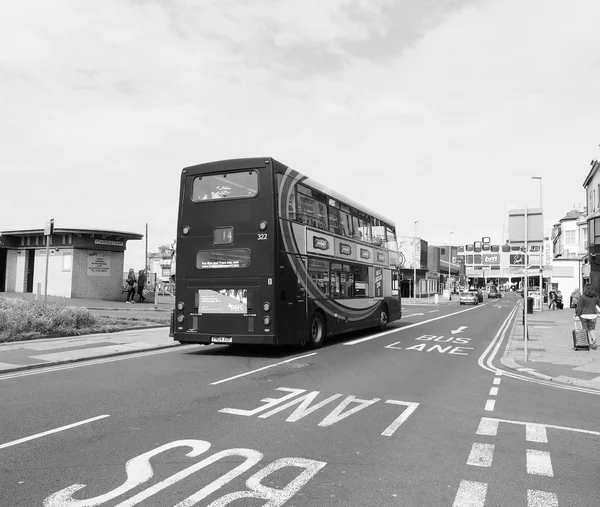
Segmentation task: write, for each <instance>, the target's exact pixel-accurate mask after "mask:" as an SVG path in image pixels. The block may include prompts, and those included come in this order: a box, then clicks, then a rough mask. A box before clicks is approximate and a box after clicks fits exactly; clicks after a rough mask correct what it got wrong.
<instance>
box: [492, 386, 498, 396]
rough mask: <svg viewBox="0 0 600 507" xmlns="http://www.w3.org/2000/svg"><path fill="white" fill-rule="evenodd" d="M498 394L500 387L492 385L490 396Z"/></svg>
mask: <svg viewBox="0 0 600 507" xmlns="http://www.w3.org/2000/svg"><path fill="white" fill-rule="evenodd" d="M497 395H498V388H497V387H492V388H491V389H490V396H497Z"/></svg>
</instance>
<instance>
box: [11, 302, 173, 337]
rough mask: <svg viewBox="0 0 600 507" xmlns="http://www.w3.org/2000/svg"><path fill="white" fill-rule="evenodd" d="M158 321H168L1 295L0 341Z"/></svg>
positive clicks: (109, 330)
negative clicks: (116, 314)
mask: <svg viewBox="0 0 600 507" xmlns="http://www.w3.org/2000/svg"><path fill="white" fill-rule="evenodd" d="M156 324H163V325H164V324H165V322H164V320H160V319H152V318H148V319H145V318H144V319H140V318H123V317H106V316H97V315H94V314H92V313H91V312H90V311H89V310H88V309H87V308H81V307H76V306H61V305H56V304H52V303H43V302H41V301H28V300H24V299H0V342H15V341H23V340H34V339H37V338H52V337H58V336H79V335H85V334H93V333H113V332H115V331H123V330H126V329H129V328H132V327H143V326H152V325H156Z"/></svg>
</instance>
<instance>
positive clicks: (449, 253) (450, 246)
mask: <svg viewBox="0 0 600 507" xmlns="http://www.w3.org/2000/svg"><path fill="white" fill-rule="evenodd" d="M453 234H454V231H451V232H450V234H448V301H450V300H452V290H451V289H452V287H451V285H450V277H451V276H452V235H453Z"/></svg>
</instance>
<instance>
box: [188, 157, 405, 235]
mask: <svg viewBox="0 0 600 507" xmlns="http://www.w3.org/2000/svg"><path fill="white" fill-rule="evenodd" d="M265 160H272V161H274V162H276V163H277V164H279V165H282V166H284V167H289V166H287V165H286V164H283V163H281V162H279V161H278V160H275V159H274V158H273V157H249V158H234V159H228V160H215V161H213V162H206V163H203V164H197V165H193V166H189V167H185V168H184V169H183V170H184V171H186V172H192V173H194V172H196V171H197V172H198V173H203V172H205V171H207V170H208V171H220V170H223V169H234V170H235V169H245V168H247V167H248V166H250V167H259V166H261V165H264V163H265ZM297 172H298V173H300V174H301V175H303V176H305V175H304V174H303V173H302V172H300V171H297ZM305 178H306V179H305V180H303V182H302V183H303V184H305V185H308V186H309V187H311V188H313V189H315V190H318V191H319V192H321V193H323V194H326V195H328V196H330V197H332V198H333V199H335V200H337V201H340V202H342V203H344V204H347V205H348V206H351V207H353V208H356V209H357V210H359V211H362V212H364V213H366V214H367V215H370V216H372V217H374V218H377V219H379V220H381V221H382V222H385V223H386V224H387V225H391V226H393V227H394V228H395V226H396V225H395V223H394V221H393V220H391V219H389V218H387V217H385V216H383V215H382V214H380V213H377V212H376V211H373V210H372V209H369V208H367V207H366V206H364V205H362V204H359V203H358V202H357V201H354V200H353V199H350V198H348V197H346V196H344V195H342V194H340V193H338V192H336V191H335V190H332V189H330V188H328V187H326V186H325V185H322V184H320V183H318V182H317V181H315V180H313V179H312V178H309V177H308V176H305Z"/></svg>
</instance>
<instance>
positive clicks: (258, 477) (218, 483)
mask: <svg viewBox="0 0 600 507" xmlns="http://www.w3.org/2000/svg"><path fill="white" fill-rule="evenodd" d="M210 447H211V443H210V442H207V441H206V440H192V439H189V440H176V441H174V442H170V443H168V444H164V445H161V446H159V447H157V448H156V449H153V450H151V451H147V452H145V453H143V454H140V455H139V456H136V457H134V458H131V459H130V460H129V461H127V463H126V464H125V472H126V474H127V479H126V480H125V481H124V482H123V484H121V485H120V486H118V487H116V488H114V489H112V490H110V491H108V492H106V493H104V494H102V495H99V496H96V497H93V498H87V499H75V498H73V494H74V493H76V492H78V491H80V490H81V489H84V488H85V487H86V485H85V484H72V485H71V486H68V487H66V488H63V489H61V490H59V491H57V492H55V493H53V494H51V495H50V496H48V497H47V498H46V499H45V500H44V507H65V506H67V505H71V506H81V507H83V506H87V507H95V506H99V505H104V504H107V503H110V504H111V505H113V500H115V499H116V498H119V497H123V495H125V494H126V493H129V492H130V491H132V490H133V489H135V488H138V487H139V486H141V485H142V484H145V483H147V482H148V481H150V479H152V477H153V476H154V470H153V469H152V464H151V463H150V458H152V457H154V456H157V455H159V454H162V453H163V452H168V451H172V450H173V449H178V448H183V449H185V450H186V451H187V452H185V454H184V456H186V457H188V458H196V457H197V456H199V455H201V454H203V453H205V452H206V451H208V450H209V449H210ZM239 458H242V459H243V461H242V463H240V464H238V465H236V466H233V465H232V463H233V464H235V463H238V462H239ZM263 458H264V455H263V453H261V452H259V451H257V450H254V449H246V448H236V449H225V450H222V451H219V452H215V453H214V454H212V455H210V456H208V457H207V458H204V459H203V460H202V461H199V462H197V463H194V464H192V465H190V466H188V467H186V468H184V469H183V470H181V471H179V472H177V473H175V474H173V475H171V476H170V477H168V478H166V479H163V480H162V481H160V482H158V483H156V484H153V485H152V486H150V487H148V488H146V489H144V490H142V491H139V492H138V493H136V494H134V495H133V496H131V497H129V498H127V499H122V498H120V500H121V501H120V503H119V504H117V505H116V506H115V507H132V506H134V505H138V504H139V503H140V502H143V501H144V500H146V499H148V498H150V497H152V496H153V495H155V494H156V493H158V492H160V491H162V490H164V489H166V488H168V487H170V486H172V485H174V484H175V483H177V482H179V481H182V480H183V479H185V478H187V477H189V476H191V475H192V474H194V473H196V472H198V471H199V470H202V469H203V468H206V467H208V466H209V465H212V464H213V463H215V462H218V461H221V464H220V466H222V467H223V469H224V470H228V469H229V471H227V472H226V473H224V474H223V475H221V476H220V477H218V478H217V479H215V480H213V481H212V482H210V483H209V484H207V485H206V486H204V487H202V488H201V489H199V490H198V491H196V492H195V493H193V494H192V495H190V496H188V497H187V498H185V499H183V500H181V501H179V502H178V503H177V504H176V505H175V506H174V507H191V506H193V505H196V504H197V503H198V502H200V501H201V500H203V499H205V498H206V497H207V496H209V495H210V494H212V493H214V492H215V491H217V490H219V489H221V488H223V487H224V486H225V485H227V484H228V483H229V482H231V481H232V480H233V479H235V478H236V477H238V476H240V475H242V474H244V473H245V472H247V471H248V470H250V469H251V468H253V467H254V466H256V465H257V464H258V463H259V462H260V461H261V460H262V459H263ZM326 464H327V463H326V462H324V461H316V460H312V459H306V458H298V457H291V458H280V459H276V460H275V461H273V462H271V463H269V464H268V465H266V466H264V467H262V468H260V469H259V470H258V471H257V472H256V473H254V474H253V475H251V476H250V477H248V478H247V480H246V483H245V484H246V488H248V489H247V490H244V489H242V490H241V491H233V492H230V493H225V494H224V495H223V496H220V497H219V498H217V499H216V500H214V501H213V502H212V503H211V504H210V505H211V506H212V507H221V506H225V505H229V504H230V503H231V502H233V501H234V500H238V499H241V498H249V499H256V500H268V502H267V503H266V504H264V505H271V506H273V507H276V506H280V505H283V504H284V503H286V502H287V501H288V500H289V499H290V498H292V497H293V496H294V495H295V494H296V493H297V492H298V491H300V489H302V487H303V486H305V485H306V483H307V482H308V481H309V480H310V479H312V477H314V476H315V475H316V474H317V473H318V472H319V471H320V470H321V469H322V468H323V467H324V466H325V465H326ZM283 469H288V470H289V469H298V472H297V473H295V474H294V475H292V476H291V479H290V474H289V471H288V473H285V474H276V473H275V472H278V471H279V470H283ZM201 477H202V474H198V478H196V479H194V481H193V484H197V483H198V482H199V481H200V480H201ZM267 478H268V479H267ZM265 483H268V484H269V485H268V486H267V485H266V484H265ZM177 494H178V493H174V495H177ZM77 496H78V497H80V496H81V494H78V495H77ZM153 505H155V504H153ZM156 505H157V504H156ZM169 505H171V504H169ZM236 505H237V502H236ZM253 505H254V502H253ZM256 505H258V504H256ZM261 505H262V503H261Z"/></svg>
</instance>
